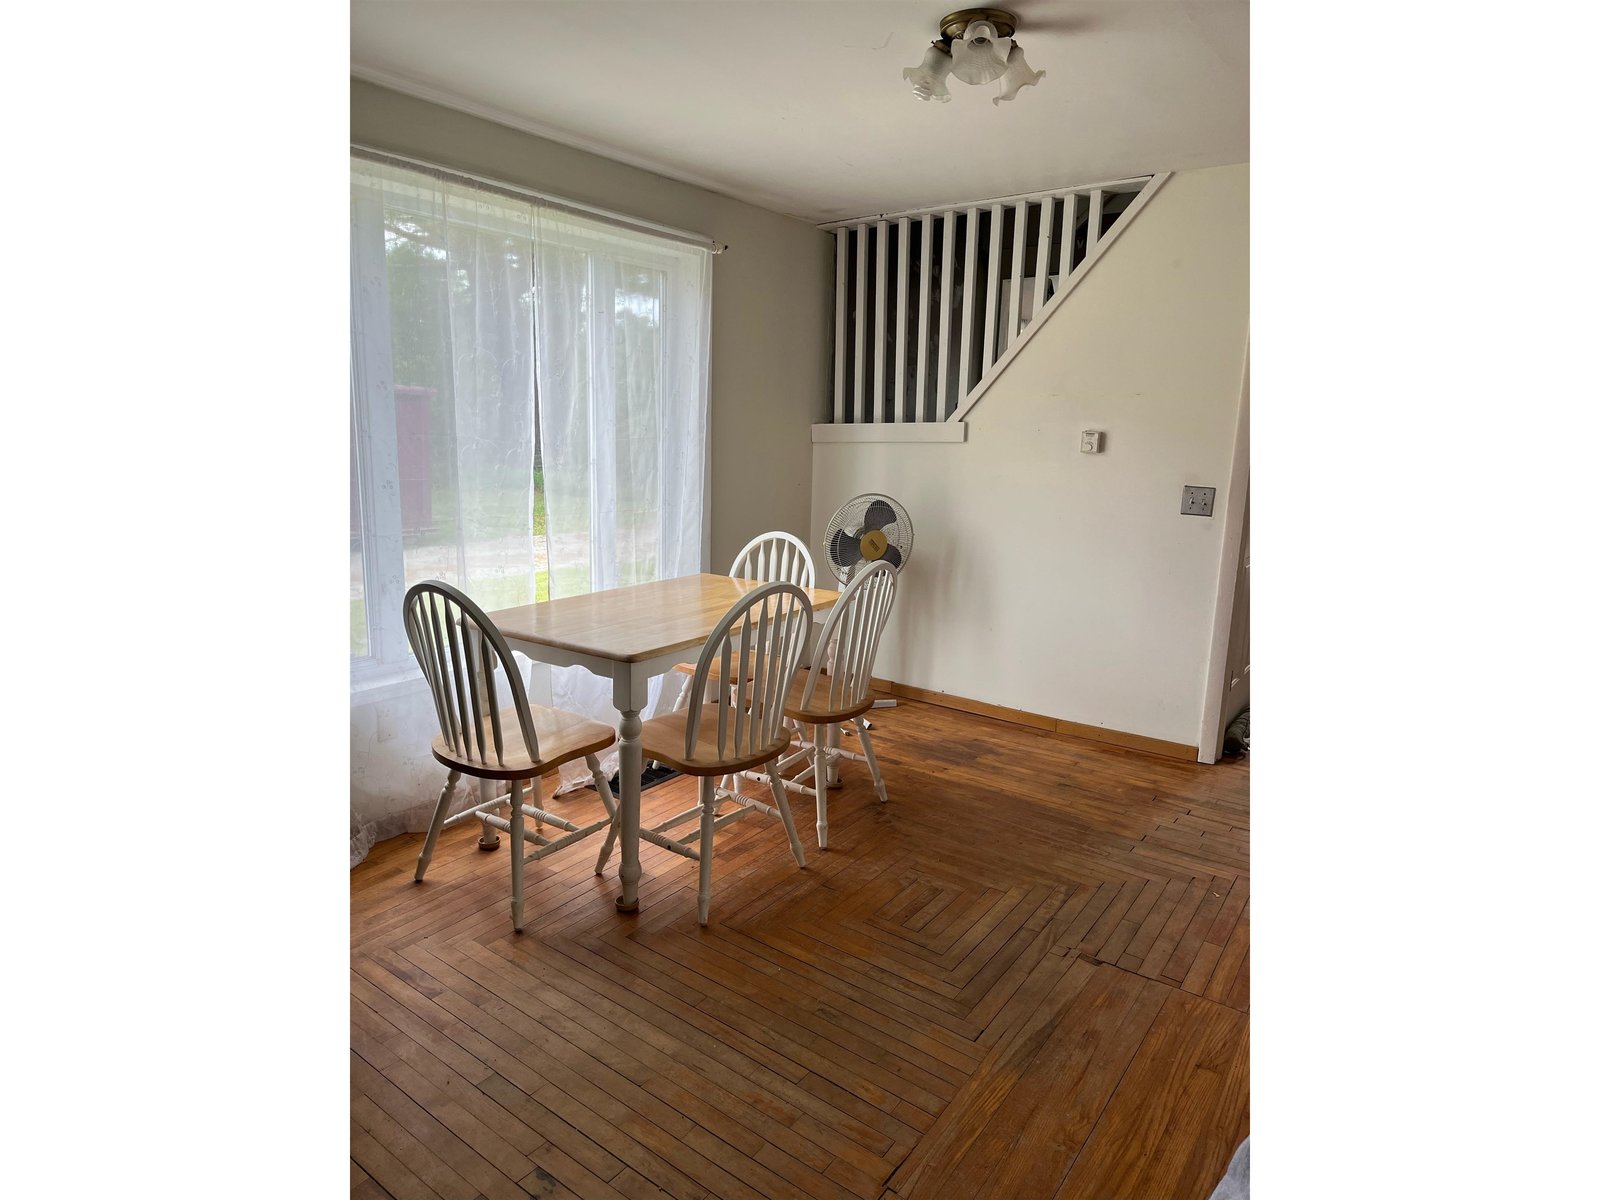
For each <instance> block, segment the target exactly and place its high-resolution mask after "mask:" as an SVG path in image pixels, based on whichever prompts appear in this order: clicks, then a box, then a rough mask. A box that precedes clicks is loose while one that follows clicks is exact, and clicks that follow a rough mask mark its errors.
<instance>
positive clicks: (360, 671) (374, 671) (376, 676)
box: [350, 662, 425, 705]
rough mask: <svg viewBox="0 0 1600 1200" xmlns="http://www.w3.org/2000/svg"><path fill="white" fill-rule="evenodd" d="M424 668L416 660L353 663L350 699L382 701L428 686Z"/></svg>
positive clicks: (370, 701) (359, 702)
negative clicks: (388, 662) (389, 662)
mask: <svg viewBox="0 0 1600 1200" xmlns="http://www.w3.org/2000/svg"><path fill="white" fill-rule="evenodd" d="M424 686H425V685H424V683H423V680H422V672H421V671H420V670H418V669H417V664H416V663H414V662H406V663H398V664H390V665H387V666H384V665H379V664H377V663H363V664H360V665H356V664H354V663H352V664H351V666H350V703H351V704H352V705H355V704H379V703H381V702H383V701H385V700H398V699H400V698H401V697H402V696H409V695H411V694H413V693H414V692H416V691H418V690H419V689H421V688H422V687H424Z"/></svg>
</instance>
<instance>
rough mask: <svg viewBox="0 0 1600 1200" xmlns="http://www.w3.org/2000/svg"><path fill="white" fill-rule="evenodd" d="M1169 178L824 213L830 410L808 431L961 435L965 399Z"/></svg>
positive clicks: (859, 437) (847, 437) (866, 437)
mask: <svg viewBox="0 0 1600 1200" xmlns="http://www.w3.org/2000/svg"><path fill="white" fill-rule="evenodd" d="M1166 179H1167V175H1166V174H1159V175H1147V176H1142V177H1140V178H1137V179H1122V180H1117V181H1115V182H1113V183H1100V184H1094V185H1092V186H1088V187H1081V188H1065V189H1061V190H1059V191H1053V192H1042V193H1035V194H1032V195H1027V196H1014V197H1008V198H1006V199H1003V200H994V201H985V202H983V203H977V204H970V205H966V206H960V207H952V208H943V209H918V210H914V211H911V212H904V213H893V214H885V215H883V216H881V217H877V218H874V219H870V220H868V219H861V220H855V221H841V222H836V223H834V224H831V225H826V226H824V227H823V228H825V229H829V230H832V232H833V235H834V244H835V250H834V267H835V270H834V327H833V347H834V349H833V420H832V421H831V422H830V423H828V424H823V425H814V426H812V434H813V440H814V441H963V440H965V436H966V423H965V420H964V418H965V417H966V414H967V413H968V412H969V411H970V410H971V409H972V406H973V405H975V404H976V403H977V402H978V401H979V400H980V399H981V398H982V397H983V394H984V392H985V391H987V390H988V388H989V386H990V385H991V384H992V383H993V382H994V380H995V379H996V378H998V377H999V375H1000V374H1001V372H1003V371H1004V370H1005V368H1006V366H1007V365H1008V364H1009V363H1010V362H1011V360H1012V359H1013V358H1015V357H1016V355H1017V354H1018V353H1019V352H1020V351H1021V350H1022V348H1023V346H1024V345H1026V344H1027V341H1028V339H1029V338H1030V337H1031V336H1032V335H1033V333H1034V332H1035V331H1036V330H1037V329H1038V328H1039V327H1040V326H1041V325H1043V324H1044V322H1045V321H1046V320H1048V319H1049V318H1050V315H1051V314H1052V313H1053V312H1055V310H1056V309H1057V308H1058V307H1059V306H1060V304H1061V302H1062V301H1063V300H1065V299H1066V297H1067V296H1068V294H1070V293H1071V291H1072V289H1073V288H1075V287H1076V286H1077V285H1078V282H1079V281H1080V280H1082V279H1083V278H1084V277H1085V276H1086V275H1087V274H1088V273H1089V271H1090V270H1092V269H1093V267H1094V265H1095V263H1096V262H1098V261H1099V259H1100V257H1101V255H1103V254H1104V253H1105V251H1106V249H1107V248H1108V247H1109V246H1110V245H1111V243H1112V242H1114V241H1115V240H1116V239H1117V238H1118V237H1119V236H1120V235H1121V233H1122V231H1123V230H1124V229H1126V228H1127V227H1128V226H1129V225H1130V224H1131V223H1132V221H1133V218H1134V217H1135V216H1136V215H1137V214H1138V212H1139V210H1140V209H1141V208H1143V207H1144V205H1145V204H1146V203H1147V202H1148V201H1149V199H1150V197H1151V196H1152V195H1154V194H1155V192H1156V190H1157V189H1158V188H1159V187H1160V186H1161V185H1162V184H1163V183H1164V182H1165V181H1166Z"/></svg>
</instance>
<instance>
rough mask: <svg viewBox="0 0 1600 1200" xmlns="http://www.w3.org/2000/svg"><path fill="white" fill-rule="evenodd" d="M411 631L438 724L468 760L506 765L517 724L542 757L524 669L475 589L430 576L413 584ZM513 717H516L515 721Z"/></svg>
mask: <svg viewBox="0 0 1600 1200" xmlns="http://www.w3.org/2000/svg"><path fill="white" fill-rule="evenodd" d="M405 623H406V637H407V638H409V639H410V641H411V650H412V652H413V653H414V654H415V655H416V656H417V663H418V664H419V665H420V666H421V667H422V674H423V676H424V678H426V679H427V681H428V690H429V691H430V692H431V693H432V695H433V706H434V710H435V711H436V712H437V714H438V717H439V732H440V734H441V735H442V736H443V738H444V740H445V742H446V743H448V744H449V746H450V747H451V748H452V749H453V750H454V751H455V753H456V754H457V755H459V756H460V757H461V758H462V759H463V760H465V761H466V762H467V763H469V764H476V765H479V766H483V767H485V768H489V769H493V770H499V769H503V768H504V767H505V766H506V749H507V746H508V744H513V745H514V743H511V741H510V739H509V738H508V737H507V734H508V732H509V730H510V729H511V728H515V729H516V730H517V731H518V732H520V733H521V735H522V744H521V746H519V747H516V748H517V749H519V750H520V749H523V748H526V751H527V754H528V755H529V757H530V758H532V759H534V760H537V759H538V758H539V735H538V733H537V732H536V731H535V729H534V726H533V716H532V714H531V713H530V712H529V710H528V697H527V693H526V690H525V689H524V688H523V685H522V673H521V672H520V671H518V670H517V666H516V662H515V661H514V660H513V659H512V657H511V647H510V646H508V645H507V644H506V639H505V637H504V636H503V635H502V634H501V633H500V631H499V630H498V629H496V628H495V627H494V624H493V623H492V622H491V621H490V620H489V618H488V617H487V616H485V615H484V611H483V609H481V608H479V607H478V606H477V604H475V603H474V602H473V601H472V599H471V598H470V597H468V596H467V595H466V594H465V593H463V592H461V591H460V590H459V589H458V588H454V587H451V586H450V585H449V584H448V583H443V582H440V581H439V580H436V579H430V580H427V581H425V582H423V583H419V584H416V585H415V586H413V587H412V588H411V589H410V590H409V591H407V592H406V599H405ZM497 668H503V669H504V672H505V677H506V682H507V683H508V684H509V686H510V691H511V705H512V710H511V711H510V712H503V711H502V710H501V706H500V698H499V693H498V691H497V689H496V687H495V670H496V669H497ZM511 722H515V725H514V726H511V724H510V723H511Z"/></svg>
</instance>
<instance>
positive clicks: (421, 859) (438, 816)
mask: <svg viewBox="0 0 1600 1200" xmlns="http://www.w3.org/2000/svg"><path fill="white" fill-rule="evenodd" d="M460 778H461V772H460V771H451V772H450V778H448V779H446V780H445V781H444V791H442V792H440V793H439V803H438V804H437V805H436V806H435V807H434V810H433V821H432V822H431V823H430V824H429V825H428V840H427V841H425V842H423V843H422V853H421V854H419V855H418V856H417V882H418V883H421V882H422V877H423V876H424V875H426V874H427V873H428V864H429V863H430V862H432V861H433V848H434V846H436V845H438V843H439V830H441V829H443V828H444V812H445V809H447V808H449V807H450V797H451V795H452V794H454V792H455V790H456V781H457V780H458V779H460Z"/></svg>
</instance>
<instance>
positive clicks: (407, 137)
mask: <svg viewBox="0 0 1600 1200" xmlns="http://www.w3.org/2000/svg"><path fill="white" fill-rule="evenodd" d="M350 140H351V141H352V142H353V143H357V144H361V145H366V146H371V147H374V148H376V149H380V150H387V151H389V152H391V153H395V154H401V155H406V156H408V157H411V158H418V159H423V160H425V161H428V162H432V163H437V164H439V165H440V166H444V167H453V168H455V169H457V170H461V171H467V172H470V173H472V174H476V175H481V176H484V177H486V178H490V179H498V180H504V181H506V182H508V183H514V184H519V185H521V186H523V187H529V188H533V189H536V190H538V191H542V192H546V193H549V194H551V195H556V196H561V197H565V198H567V199H571V200H576V201H580V202H583V203H588V204H594V205H598V206H600V207H602V208H607V209H611V210H612V211H615V212H622V213H627V214H629V215H631V216H638V217H643V218H644V219H646V220H650V221H655V222H658V223H660V224H665V225H671V226H675V227H677V228H680V229H688V230H692V231H695V232H698V233H703V234H706V235H708V236H710V237H712V238H715V239H716V240H717V241H720V242H725V243H727V244H728V247H729V248H728V250H727V251H726V252H725V253H723V254H719V255H717V256H716V257H715V258H714V259H713V260H712V264H713V265H712V285H711V291H712V310H711V388H710V391H711V401H710V418H709V419H710V427H711V445H710V453H709V455H708V462H709V469H710V481H709V507H708V513H709V519H710V526H711V530H710V532H711V564H712V566H713V567H715V566H717V565H722V566H723V567H724V569H725V568H726V564H728V563H729V562H731V561H732V559H733V556H734V554H736V553H737V552H738V550H739V548H740V547H741V546H743V545H744V543H745V542H747V541H748V540H749V539H750V538H751V537H752V536H754V535H755V534H757V533H760V532H762V531H763V530H767V529H793V530H804V529H805V528H806V524H807V521H808V519H809V517H810V495H811V423H812V422H813V421H819V420H822V419H823V417H824V415H825V412H826V410H827V405H828V389H829V387H830V381H831V379H832V372H833V365H832V357H831V354H832V340H831V339H832V330H833V316H832V306H833V238H832V237H831V236H830V235H828V234H826V233H823V232H821V231H820V230H818V229H817V228H815V227H814V226H812V225H810V224H807V223H805V222H803V221H797V220H795V219H793V218H791V217H785V216H780V215H779V214H777V213H772V212H768V211H766V210H765V209H760V208H756V207H754V206H753V205H750V204H745V203H743V202H742V201H738V200H733V199H730V198H728V197H726V196H719V195H717V194H715V193H712V192H708V191H705V190H703V189H701V188H697V187H693V186H691V185H689V184H686V183H679V182H677V181H676V180H671V179H667V178H664V177H663V176H660V175H653V174H651V173H650V172H648V171H642V170H639V169H638V168H636V167H630V166H626V165H624V164H622V163H618V162H613V161H611V160H609V159H605V158H600V157H597V156H596V155H593V154H588V153H586V152H584V151H582V150H577V149H574V148H573V147H570V146H562V145H559V144H557V143H555V142H551V141H547V140H545V139H543V138H539V137H534V136H532V135H530V134H526V133H521V132H519V131H517V130H514V129H511V128H508V127H506V126H503V125H497V124H495V123H494V122H491V121H485V120H483V119H481V118H479V117H473V116H469V115H467V114H465V113H460V112H456V111H454V110H452V109H448V108H443V107H441V106H439V105H436V104H430V103H428V102H426V101H423V100H417V99H415V98H413V97H410V96H404V95H401V94H400V93H398V92H393V91H390V90H388V89H386V88H381V87H377V86H375V85H373V84H369V83H364V82H361V81H358V80H352V81H351V83H350ZM533 687H534V690H535V691H538V690H540V689H541V688H542V689H543V690H544V691H545V692H546V693H548V684H547V682H545V681H544V680H543V679H540V680H536V681H535V682H534V684H533ZM437 732H438V730H437V727H436V724H435V718H434V716H433V713H432V711H431V708H430V706H429V704H428V703H427V702H426V701H425V700H424V699H423V698H422V695H421V693H420V692H418V691H416V690H415V689H411V688H406V687H386V688H381V689H378V690H376V691H374V692H371V693H368V694H364V695H363V696H361V697H360V698H359V699H355V700H353V701H352V704H351V710H350V758H351V798H350V799H351V829H350V852H351V861H352V863H354V862H356V861H359V859H360V858H362V857H364V856H365V854H366V851H367V848H368V846H369V845H370V844H371V842H372V841H374V840H379V839H382V838H385V837H390V836H393V835H394V834H397V833H403V832H406V831H412V832H415V831H418V830H423V829H426V828H427V819H428V817H429V816H430V815H431V814H432V810H433V805H434V803H435V801H436V800H437V798H438V789H439V787H440V786H441V785H442V784H443V782H444V777H445V773H444V770H443V768H441V767H439V766H438V764H437V763H435V762H434V761H433V758H432V756H431V755H430V754H429V751H428V744H429V741H430V740H431V739H432V737H433V736H434V734H435V733H437Z"/></svg>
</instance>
